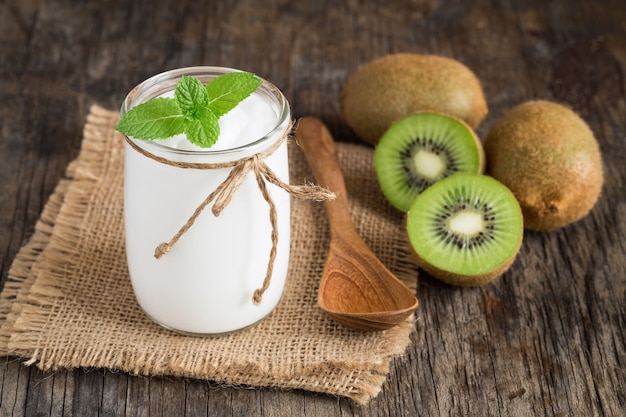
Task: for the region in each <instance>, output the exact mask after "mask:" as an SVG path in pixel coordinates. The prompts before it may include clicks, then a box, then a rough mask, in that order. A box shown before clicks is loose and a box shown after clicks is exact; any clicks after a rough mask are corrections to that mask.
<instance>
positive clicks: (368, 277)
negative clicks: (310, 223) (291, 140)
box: [296, 117, 418, 331]
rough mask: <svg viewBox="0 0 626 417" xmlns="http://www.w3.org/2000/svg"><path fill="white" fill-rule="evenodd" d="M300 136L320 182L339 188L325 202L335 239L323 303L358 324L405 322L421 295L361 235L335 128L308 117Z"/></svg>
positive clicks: (379, 326) (369, 327)
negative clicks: (352, 212) (332, 130)
mask: <svg viewBox="0 0 626 417" xmlns="http://www.w3.org/2000/svg"><path fill="white" fill-rule="evenodd" d="M296 138H297V140H298V143H299V144H300V146H301V147H302V149H303V150H304V155H305V156H306V159H307V160H308V162H309V165H310V166H311V169H312V171H313V174H314V175H315V178H316V180H317V181H318V183H319V185H321V186H323V187H326V188H328V189H329V190H331V191H333V192H335V193H336V194H337V198H336V199H335V200H329V201H326V203H325V205H326V211H327V213H328V221H329V223H330V245H329V249H328V258H327V259H326V265H325V267H324V272H323V274H322V280H321V282H320V286H319V290H318V297H317V302H318V304H319V306H320V307H321V309H322V310H324V311H325V312H326V313H328V314H329V315H330V316H331V317H333V318H334V319H335V320H336V321H337V322H339V323H341V324H343V325H344V326H346V327H350V328H352V329H356V330H362V331H376V330H384V329H388V328H390V327H393V326H395V325H397V324H399V323H401V322H402V321H404V320H405V319H406V318H407V317H408V316H409V315H411V313H413V312H414V311H415V309H416V308H417V305H418V301H417V298H416V297H415V294H414V293H413V291H411V290H410V289H409V288H408V287H407V286H406V285H405V284H404V283H402V281H400V280H399V279H398V278H396V277H395V276H394V275H393V274H392V273H391V272H390V271H389V270H388V269H387V268H386V267H385V266H384V265H383V264H382V262H380V260H379V259H378V258H377V257H376V255H374V254H373V253H372V251H371V250H370V248H369V247H368V246H367V244H366V243H365V242H364V241H363V240H362V239H361V236H359V233H358V231H357V230H356V227H355V226H354V223H353V222H352V217H351V216H350V211H349V208H348V196H347V192H346V186H345V183H344V179H343V174H342V173H341V168H340V166H339V161H338V160H337V154H336V150H335V143H334V141H333V138H332V136H331V134H330V132H329V131H328V129H327V128H326V126H325V125H324V124H323V123H322V121H320V120H319V119H316V118H313V117H305V118H303V119H301V120H300V121H299V122H298V125H297V127H296Z"/></svg>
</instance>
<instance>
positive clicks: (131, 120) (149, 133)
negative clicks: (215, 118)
mask: <svg viewBox="0 0 626 417" xmlns="http://www.w3.org/2000/svg"><path fill="white" fill-rule="evenodd" d="M184 120H185V119H184V117H183V115H182V113H181V111H180V108H179V107H178V104H177V103H176V101H175V100H173V99H171V98H155V99H152V100H149V101H146V102H145V103H142V104H140V105H138V106H136V107H133V108H132V109H130V110H129V111H128V113H126V114H125V115H124V117H122V119H121V120H120V121H119V123H118V124H117V126H115V129H116V130H118V131H119V132H122V133H123V134H125V135H127V136H131V137H134V138H138V139H165V138H169V137H171V136H175V135H178V134H180V133H183V130H184Z"/></svg>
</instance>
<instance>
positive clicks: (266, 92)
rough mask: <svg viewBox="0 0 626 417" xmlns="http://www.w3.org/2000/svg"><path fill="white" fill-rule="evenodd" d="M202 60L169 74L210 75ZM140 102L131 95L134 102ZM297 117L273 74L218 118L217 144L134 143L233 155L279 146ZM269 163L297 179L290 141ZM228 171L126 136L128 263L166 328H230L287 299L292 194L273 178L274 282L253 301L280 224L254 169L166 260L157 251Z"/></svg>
mask: <svg viewBox="0 0 626 417" xmlns="http://www.w3.org/2000/svg"><path fill="white" fill-rule="evenodd" d="M205 68H206V67H205ZM203 69H204V68H191V69H183V70H177V71H173V72H172V74H171V76H172V77H174V78H175V77H180V76H181V75H182V74H186V75H194V76H196V77H198V78H200V79H201V80H202V78H201V76H199V75H198V74H202V73H203V71H202V70H203ZM220 70H223V71H228V70H227V69H219V68H217V69H216V68H214V67H210V68H208V69H207V72H208V73H210V74H214V73H215V71H218V72H219V71H220ZM185 71H187V72H185ZM189 72H192V73H193V74H190V73H189ZM166 74H168V73H166ZM161 77H162V76H161ZM205 82H206V81H205ZM141 86H142V85H140V86H138V88H139V87H141ZM160 94H162V92H159V93H158V94H153V95H152V96H153V97H155V96H158V95H160ZM138 96H139V97H141V96H142V95H141V94H139V95H137V94H135V95H134V96H133V94H132V93H131V94H130V95H129V97H130V99H131V100H132V99H133V98H136V97H138ZM127 101H128V99H127ZM144 101H145V100H144ZM137 104H139V102H135V103H130V107H132V105H137ZM289 119H290V114H289V107H288V104H287V103H286V101H285V99H284V97H283V96H282V94H280V92H278V90H276V89H275V87H273V86H272V85H271V84H269V83H267V82H266V83H265V84H264V85H263V86H261V87H260V88H259V90H257V92H256V93H254V94H253V95H252V96H250V97H249V98H247V99H246V100H244V101H243V102H241V103H240V104H239V105H238V106H237V107H236V108H235V109H233V110H231V112H229V113H228V114H227V115H225V116H223V117H222V118H221V119H220V129H221V134H220V138H219V140H218V142H217V143H216V144H215V145H214V146H213V147H212V148H209V150H207V149H202V148H197V147H195V145H192V144H190V143H189V142H188V141H187V140H186V139H185V138H184V137H177V138H170V139H167V140H165V141H158V142H154V143H153V142H150V141H141V140H134V143H136V144H137V145H139V146H140V147H142V148H143V149H144V150H146V151H148V152H150V153H151V154H153V155H156V156H159V157H164V158H168V159H170V160H175V161H182V162H194V163H211V164H212V163H217V162H226V161H232V160H238V159H240V158H243V157H249V156H251V155H253V154H255V153H257V152H261V151H263V150H265V149H267V148H269V147H271V146H272V145H273V144H274V143H275V142H276V141H277V140H279V139H280V138H281V137H282V136H283V135H284V134H285V132H286V129H287V126H288V123H289ZM264 137H265V138H264ZM260 138H264V139H262V140H259V139H260ZM265 162H266V163H267V164H268V166H269V167H270V168H271V169H272V170H273V171H274V172H275V173H276V174H277V175H278V177H279V178H280V179H281V180H282V181H284V182H286V183H288V182H289V172H288V171H289V170H288V168H289V167H288V160H287V143H286V142H284V143H283V144H282V145H281V146H280V148H279V149H278V150H276V151H275V152H274V153H273V154H272V155H270V156H269V157H267V158H266V159H265ZM229 172H230V168H223V169H210V170H202V169H189V168H180V167H175V166H171V165H167V164H164V163H161V162H157V161H155V160H153V159H150V158H148V157H146V156H145V155H141V154H139V153H138V152H137V151H136V150H134V149H133V148H132V147H131V146H130V145H129V144H126V148H125V177H124V178H125V180H124V181H125V183H124V192H125V210H124V211H125V227H126V252H127V258H128V268H129V272H130V277H131V282H132V286H133V289H134V291H135V295H136V297H137V300H138V302H139V304H140V305H141V307H142V308H143V310H144V311H145V312H146V314H147V315H148V316H150V317H151V318H152V319H153V320H154V321H156V322H158V323H159V324H161V325H163V326H164V327H167V328H170V329H173V330H176V331H179V332H184V333H192V334H215V333H223V332H229V331H233V330H237V329H241V328H244V327H247V326H249V325H251V324H254V323H255V322H257V321H259V320H261V319H262V318H263V317H265V316H266V315H267V314H269V313H270V312H271V311H272V310H273V309H274V308H275V306H276V305H277V303H278V302H279V300H280V297H281V294H282V291H283V288H284V283H285V279H286V276H287V268H288V263H289V243H290V197H289V194H287V193H286V192H285V191H284V190H281V189H279V188H278V187H276V186H274V185H272V184H268V185H267V187H268V190H269V192H270V193H271V196H272V199H273V200H274V203H275V204H276V210H277V214H278V236H279V238H278V246H277V257H276V260H275V264H274V271H273V274H272V278H271V283H270V286H269V288H268V289H267V290H266V291H265V293H264V295H263V299H262V301H261V303H260V304H259V305H255V304H254V303H253V301H252V296H253V293H254V291H255V290H256V289H257V288H260V287H261V286H262V283H263V279H264V278H265V274H266V269H267V265H268V261H269V257H270V250H271V247H272V241H271V233H272V227H271V224H270V221H269V206H268V204H267V202H266V201H265V199H264V198H263V196H262V194H261V191H260V190H259V186H258V184H257V181H256V178H255V176H254V174H253V173H250V174H249V175H248V176H247V177H246V179H245V180H244V182H243V183H242V184H241V186H240V188H239V189H238V190H237V192H236V193H235V195H234V197H233V199H232V200H231V201H230V203H229V205H228V206H227V207H226V208H225V209H224V211H223V212H222V213H221V215H220V216H219V217H215V216H214V215H213V213H212V212H211V205H209V206H208V207H207V208H206V209H205V210H204V211H203V212H202V213H201V214H200V216H199V217H198V218H197V220H196V222H195V223H194V224H193V226H192V227H191V228H190V229H189V230H188V231H187V232H186V233H185V234H184V235H183V236H182V237H181V238H180V240H179V241H178V242H177V243H176V244H175V245H174V246H173V247H172V249H171V251H170V252H169V253H167V254H165V255H163V256H162V257H161V258H159V259H156V258H155V257H154V251H155V248H156V247H157V246H158V245H159V244H160V243H162V242H167V241H169V240H170V239H171V238H172V237H173V236H174V235H175V234H176V233H177V232H178V230H179V229H180V228H181V227H182V226H183V225H184V224H185V222H186V221H187V219H188V218H189V216H191V215H192V214H193V212H194V211H195V210H196V208H197V207H198V206H199V205H200V203H201V202H202V201H203V200H204V199H205V198H206V197H207V196H208V195H209V194H210V193H211V192H212V191H213V190H215V189H216V188H217V187H218V186H219V185H220V184H221V183H222V181H224V179H225V178H226V177H227V175H228V173H229Z"/></svg>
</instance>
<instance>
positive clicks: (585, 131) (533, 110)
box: [484, 100, 604, 231]
mask: <svg viewBox="0 0 626 417" xmlns="http://www.w3.org/2000/svg"><path fill="white" fill-rule="evenodd" d="M484 149H485V154H486V156H487V172H488V173H489V174H490V175H491V176H492V177H494V178H496V179H497V180H499V181H500V182H502V183H503V184H505V185H506V186H507V187H509V189H510V190H511V191H512V192H513V194H514V195H515V197H516V198H517V200H518V201H519V203H520V206H521V208H522V213H523V215H524V225H525V228H526V229H528V230H538V231H539V230H554V229H558V228H561V227H564V226H566V225H568V224H570V223H573V222H575V221H577V220H579V219H581V218H582V217H584V216H585V215H587V213H589V211H590V210H591V209H592V208H593V206H594V205H595V203H596V201H597V200H598V198H599V196H600V193H601V190H602V185H603V182H604V180H603V172H602V156H601V153H600V149H599V146H598V143H597V141H596V139H595V137H594V135H593V132H592V131H591V129H590V128H589V126H588V125H587V124H586V123H585V121H584V120H583V119H581V118H580V117H579V116H578V115H577V114H576V113H574V112H573V111H572V110H571V109H569V108H568V107H566V106H564V105H561V104H558V103H554V102H550V101H545V100H537V101H529V102H525V103H522V104H520V105H518V106H516V107H515V108H513V109H512V110H510V111H509V112H508V113H507V114H505V115H504V116H503V117H502V118H500V119H499V120H498V121H497V122H496V123H495V124H494V126H493V127H492V129H491V130H490V132H489V133H488V135H487V137H486V139H485V142H484Z"/></svg>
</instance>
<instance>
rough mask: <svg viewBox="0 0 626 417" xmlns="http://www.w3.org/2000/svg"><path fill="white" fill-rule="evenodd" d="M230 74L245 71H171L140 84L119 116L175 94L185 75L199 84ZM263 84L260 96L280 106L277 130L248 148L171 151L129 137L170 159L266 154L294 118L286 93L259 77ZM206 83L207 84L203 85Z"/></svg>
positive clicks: (198, 68) (216, 68)
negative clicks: (164, 96)
mask: <svg viewBox="0 0 626 417" xmlns="http://www.w3.org/2000/svg"><path fill="white" fill-rule="evenodd" d="M231 72H242V70H239V69H235V68H229V67H220V66H193V67H184V68H177V69H172V70H168V71H164V72H161V73H159V74H156V75H153V76H151V77H149V78H147V79H146V80H144V81H142V82H141V83H139V84H137V85H136V86H135V87H134V88H133V89H132V90H131V91H130V92H129V93H128V94H127V95H126V97H125V98H124V101H123V102H122V106H121V108H120V116H122V117H123V116H124V114H126V113H127V112H128V111H129V110H130V109H131V108H133V107H134V106H137V105H139V104H141V103H144V102H146V101H148V100H150V99H152V98H155V97H157V96H159V95H161V94H163V93H165V92H168V91H172V90H173V89H174V88H175V87H176V84H177V83H178V81H179V80H180V78H182V76H183V75H188V76H193V77H196V78H198V79H200V81H203V80H207V81H208V80H209V79H211V78H215V77H217V76H219V75H222V74H226V73H231ZM259 78H260V79H261V81H262V84H261V85H260V86H259V88H258V89H257V92H261V93H263V94H265V95H266V96H268V97H270V98H271V99H272V100H273V101H274V102H275V104H276V105H277V110H278V115H277V120H276V124H275V125H274V127H273V128H272V129H271V130H270V131H269V132H267V133H266V134H265V135H263V136H262V137H259V138H257V139H252V140H251V141H250V142H248V143H246V144H245V145H240V146H237V147H234V148H228V149H220V150H211V149H207V150H188V149H178V148H172V147H169V146H166V145H163V144H161V143H159V142H157V141H153V140H141V139H135V138H132V137H128V139H129V140H131V141H133V142H134V143H135V144H137V146H140V147H141V148H143V149H144V150H145V151H147V152H149V153H152V154H162V153H166V154H169V155H178V156H180V157H185V156H191V157H194V158H197V157H204V156H206V157H218V158H220V159H221V158H227V157H228V156H234V155H237V154H246V155H248V154H254V153H257V152H261V151H263V150H264V149H265V148H267V147H269V146H270V145H271V144H272V143H274V142H276V140H277V139H278V138H280V137H282V136H283V135H284V134H286V133H287V132H286V129H287V127H288V126H289V123H290V118H291V109H290V107H289V103H288V102H287V99H286V98H285V96H284V95H283V93H282V92H281V91H280V90H279V89H278V87H276V86H275V85H274V84H272V83H271V82H269V81H268V80H266V79H264V78H261V77H259ZM203 83H204V82H203Z"/></svg>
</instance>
